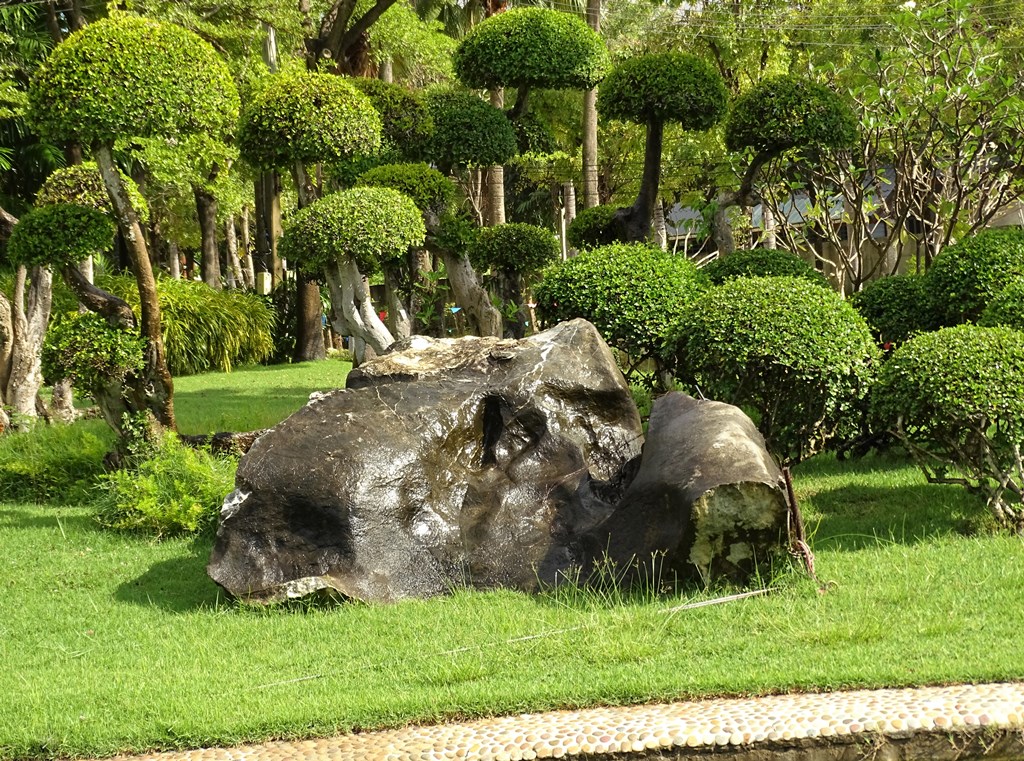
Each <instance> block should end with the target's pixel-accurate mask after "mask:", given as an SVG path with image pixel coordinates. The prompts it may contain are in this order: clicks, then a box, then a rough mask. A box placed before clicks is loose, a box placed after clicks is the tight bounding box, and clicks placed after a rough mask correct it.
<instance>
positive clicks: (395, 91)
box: [348, 77, 434, 160]
mask: <svg viewBox="0 0 1024 761" xmlns="http://www.w3.org/2000/svg"><path fill="white" fill-rule="evenodd" d="M348 81H349V82H351V83H352V84H354V85H355V86H356V88H357V89H358V90H359V91H360V92H362V93H363V95H365V96H366V97H367V98H369V99H370V102H371V103H372V104H373V107H374V108H375V109H377V113H378V114H380V119H381V136H382V140H381V150H382V151H384V152H397V153H398V154H399V155H400V156H402V157H403V158H405V159H412V160H415V159H419V158H422V156H423V154H424V152H425V151H426V148H427V144H428V142H429V141H430V136H431V135H432V134H433V132H434V121H433V119H431V117H430V112H429V111H428V110H427V104H426V103H425V102H424V100H423V97H422V96H421V95H419V94H417V93H414V92H413V91H412V90H409V89H407V88H405V87H402V86H401V85H397V84H393V83H391V82H385V81H384V80H382V79H371V78H367V77H354V78H352V79H350V80H348Z"/></svg>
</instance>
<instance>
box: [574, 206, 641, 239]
mask: <svg viewBox="0 0 1024 761" xmlns="http://www.w3.org/2000/svg"><path fill="white" fill-rule="evenodd" d="M618 210H619V209H618V206H615V205H614V204H603V205H601V206H592V207H591V208H589V209H583V210H582V211H580V212H579V214H577V215H576V216H575V218H573V220H572V222H570V223H569V227H568V228H567V229H566V231H565V235H566V239H567V240H568V242H569V245H570V246H572V247H573V248H578V249H584V248H596V247H598V246H607V245H611V244H612V243H618V242H619V241H623V240H625V239H626V230H625V228H624V227H623V225H622V223H621V222H620V221H619V220H618V219H617V218H616V213H617V212H618Z"/></svg>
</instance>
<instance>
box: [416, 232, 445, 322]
mask: <svg viewBox="0 0 1024 761" xmlns="http://www.w3.org/2000/svg"><path fill="white" fill-rule="evenodd" d="M431 258H432V257H431V256H430V252H429V251H428V250H427V249H425V248H414V249H411V250H410V251H409V270H410V272H411V273H412V293H411V294H410V295H409V316H410V317H411V318H412V323H413V324H412V330H413V332H414V333H416V334H417V335H421V336H426V335H434V333H435V330H434V328H435V323H436V322H437V320H436V318H437V314H436V312H434V304H435V303H436V302H437V282H436V281H435V280H434V279H432V278H431V277H430V273H431V272H432V271H433V269H434V268H433V263H432V261H431ZM442 307H443V304H442Z"/></svg>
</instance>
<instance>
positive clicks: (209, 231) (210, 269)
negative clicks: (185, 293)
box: [194, 187, 224, 291]
mask: <svg viewBox="0 0 1024 761" xmlns="http://www.w3.org/2000/svg"><path fill="white" fill-rule="evenodd" d="M194 192H195V197H196V214H197V216H198V217H199V236H200V244H199V250H200V251H201V257H200V268H201V269H202V271H203V282H204V283H206V284H207V285H208V286H210V287H211V288H213V289H214V290H216V291H219V290H221V289H222V288H223V287H224V286H223V284H222V283H221V280H220V253H219V252H218V250H217V199H216V198H214V197H213V194H212V193H209V192H208V191H206V190H204V189H203V188H199V187H196V188H194Z"/></svg>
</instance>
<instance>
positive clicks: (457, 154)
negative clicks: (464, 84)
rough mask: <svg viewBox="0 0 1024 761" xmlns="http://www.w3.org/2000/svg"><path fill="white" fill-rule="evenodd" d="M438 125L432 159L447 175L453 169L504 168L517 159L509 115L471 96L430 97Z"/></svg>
mask: <svg viewBox="0 0 1024 761" xmlns="http://www.w3.org/2000/svg"><path fill="white" fill-rule="evenodd" d="M427 109H428V110H429V112H430V115H431V118H432V119H433V121H434V135H433V137H432V138H431V139H430V146H429V148H428V150H427V154H428V158H429V159H430V161H431V162H433V163H434V164H436V165H437V167H438V169H440V170H441V171H442V172H444V173H445V174H450V173H451V172H452V170H453V169H456V168H460V169H461V168H465V167H481V166H490V165H491V164H504V163H505V162H506V161H508V160H509V159H510V158H512V157H513V156H515V155H516V150H517V148H516V131H515V128H514V127H513V126H512V123H511V122H509V120H508V118H507V117H506V116H505V114H504V113H503V112H502V111H501V110H500V109H497V108H495V107H494V106H492V105H491V104H489V103H485V102H484V101H482V100H480V98H478V97H477V96H476V95H473V94H472V93H468V92H444V91H442V92H434V93H430V94H429V95H428V96H427Z"/></svg>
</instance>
